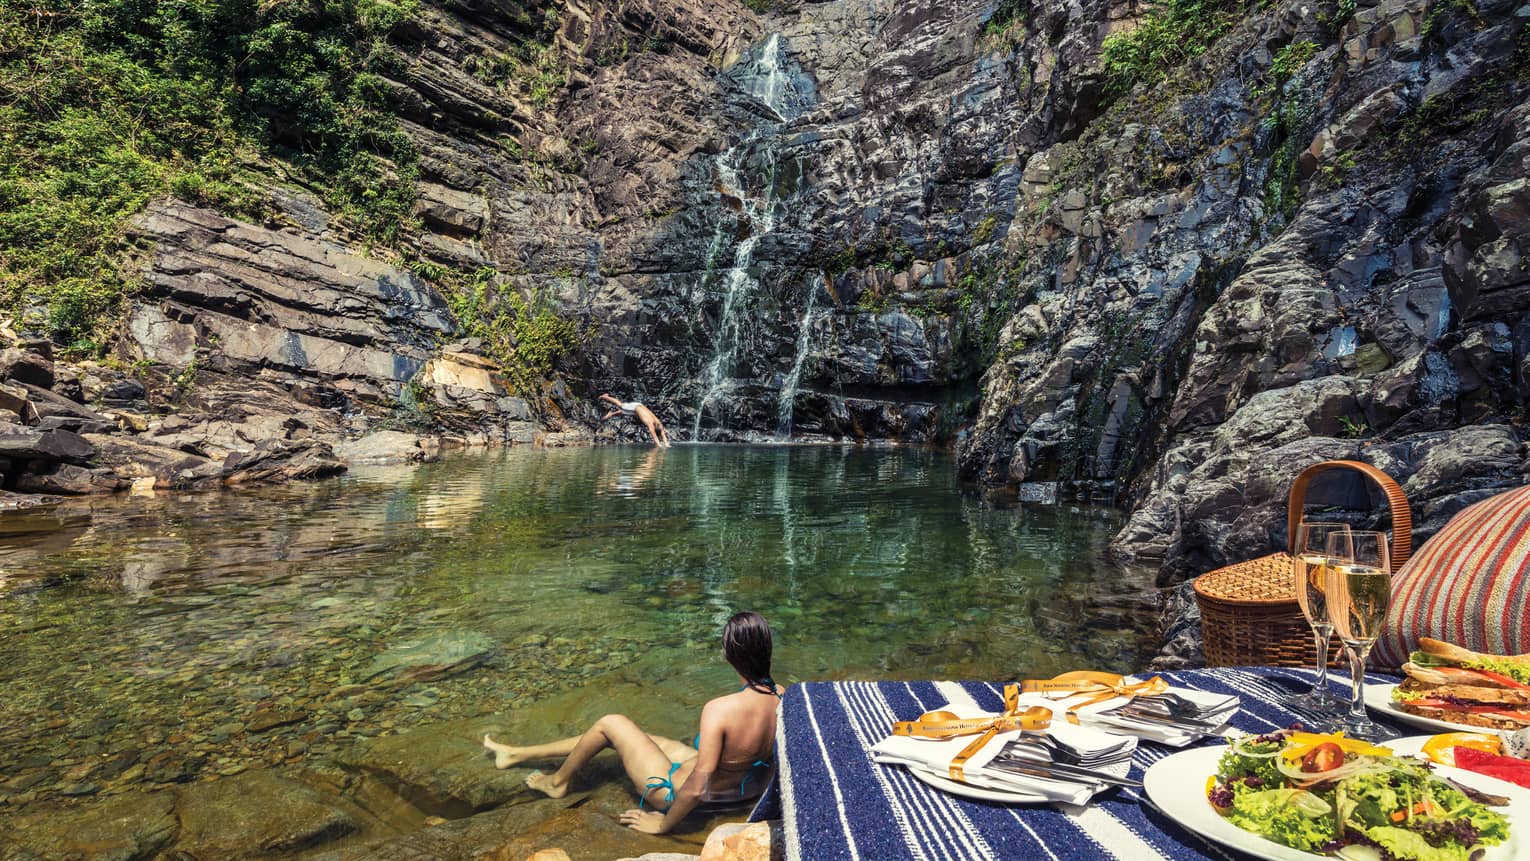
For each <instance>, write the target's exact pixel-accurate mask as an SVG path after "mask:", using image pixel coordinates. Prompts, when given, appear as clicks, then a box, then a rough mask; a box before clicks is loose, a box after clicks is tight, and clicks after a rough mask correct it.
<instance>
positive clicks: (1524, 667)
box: [1462, 658, 1530, 685]
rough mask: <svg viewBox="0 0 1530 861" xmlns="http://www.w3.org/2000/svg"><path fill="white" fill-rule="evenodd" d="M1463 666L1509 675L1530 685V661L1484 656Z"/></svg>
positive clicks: (1521, 682)
mask: <svg viewBox="0 0 1530 861" xmlns="http://www.w3.org/2000/svg"><path fill="white" fill-rule="evenodd" d="M1462 666H1464V667H1466V668H1467V669H1472V670H1487V671H1488V672H1490V673H1497V674H1499V675H1500V676H1508V677H1509V678H1511V679H1513V680H1514V681H1516V682H1519V683H1520V684H1523V685H1530V661H1515V660H1511V659H1509V658H1484V659H1483V660H1480V661H1468V662H1466V663H1464V664H1462Z"/></svg>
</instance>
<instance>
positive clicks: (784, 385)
mask: <svg viewBox="0 0 1530 861" xmlns="http://www.w3.org/2000/svg"><path fill="white" fill-rule="evenodd" d="M817 300H818V286H817V284H814V285H813V286H812V287H810V288H809V289H808V297H807V308H806V309H805V310H804V311H803V312H802V323H801V324H800V325H799V326H798V328H797V355H796V357H795V358H793V359H792V369H791V370H790V371H789V372H787V374H786V379H784V380H782V381H781V397H780V399H779V400H777V401H776V436H777V437H779V438H781V439H789V438H790V437H791V435H792V414H793V412H794V411H795V410H794V405H795V403H796V400H797V384H798V383H800V382H801V381H802V366H803V364H804V363H805V362H806V361H807V357H808V352H809V351H810V350H811V349H812V347H813V325H814V324H815V323H816V322H817V318H816V317H815V316H814V310H815V309H816V307H817V305H818V301H817Z"/></svg>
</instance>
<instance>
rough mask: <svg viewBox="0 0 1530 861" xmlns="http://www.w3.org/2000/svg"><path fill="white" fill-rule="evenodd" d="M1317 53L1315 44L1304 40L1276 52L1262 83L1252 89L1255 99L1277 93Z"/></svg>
mask: <svg viewBox="0 0 1530 861" xmlns="http://www.w3.org/2000/svg"><path fill="white" fill-rule="evenodd" d="M1317 51H1318V46H1317V43H1316V42H1311V41H1308V40H1306V39H1302V40H1300V41H1297V42H1292V43H1290V44H1288V45H1286V46H1285V47H1284V48H1281V49H1280V50H1279V51H1277V52H1276V53H1275V58H1274V60H1272V61H1271V62H1270V68H1269V69H1267V70H1266V71H1265V73H1264V83H1263V84H1260V85H1258V86H1256V87H1254V96H1255V98H1264V97H1267V96H1270V95H1273V94H1275V93H1279V92H1280V91H1281V89H1283V88H1284V87H1285V85H1286V84H1287V83H1288V82H1289V81H1290V80H1291V79H1292V78H1293V77H1295V76H1296V73H1297V72H1299V71H1301V69H1302V67H1303V66H1305V65H1307V63H1308V61H1310V60H1311V59H1312V58H1313V57H1315V56H1317Z"/></svg>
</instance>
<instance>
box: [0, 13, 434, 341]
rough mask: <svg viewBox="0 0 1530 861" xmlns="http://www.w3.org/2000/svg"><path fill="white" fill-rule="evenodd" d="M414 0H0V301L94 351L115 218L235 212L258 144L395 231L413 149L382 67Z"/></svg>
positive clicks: (114, 262) (405, 215)
mask: <svg viewBox="0 0 1530 861" xmlns="http://www.w3.org/2000/svg"><path fill="white" fill-rule="evenodd" d="M416 2H417V0H397V2H389V0H308V2H301V3H272V2H260V0H181V2H175V3H166V2H152V0H99V2H91V3H81V2H75V0H31V2H29V3H27V4H26V5H25V7H21V6H20V5H18V4H0V306H3V307H4V308H5V309H6V310H7V311H9V312H11V313H21V314H23V315H24V317H25V319H27V321H28V323H27V325H32V324H35V323H38V322H41V323H42V324H44V325H46V327H47V328H48V329H49V330H50V333H51V334H52V335H53V336H54V337H56V338H59V339H61V340H63V341H64V342H66V343H72V344H74V345H75V346H77V347H78V348H81V349H92V348H93V346H94V340H93V339H97V338H99V337H100V336H101V335H102V332H103V329H104V328H106V327H108V326H109V325H110V324H111V321H112V319H113V318H114V316H115V311H116V310H117V309H118V308H119V307H120V305H121V301H122V297H123V295H124V294H125V292H126V291H127V290H128V289H129V278H128V276H127V275H126V274H125V273H124V271H123V270H122V268H121V266H120V263H119V259H120V240H121V238H122V234H123V230H124V227H125V223H126V221H127V219H128V218H130V217H131V216H132V215H133V214H135V213H136V212H138V211H139V210H141V209H142V208H143V206H144V204H145V203H146V202H147V201H148V200H150V199H152V198H153V197H156V196H159V195H163V194H166V193H173V194H177V195H180V196H184V197H187V198H189V199H191V200H193V201H195V202H198V203H202V204H205V205H209V206H214V207H217V208H219V209H221V210H223V211H226V212H232V213H236V214H247V213H248V212H249V211H250V210H252V209H253V208H255V207H257V206H258V203H257V201H256V200H255V199H254V196H253V195H252V194H251V193H250V192H249V191H248V189H247V187H246V185H245V183H244V182H243V174H244V173H245V170H246V168H245V167H244V165H246V164H248V163H250V162H252V161H254V160H255V159H256V158H258V157H259V155H261V154H270V155H275V156H277V157H280V158H282V159H284V160H286V161H288V162H290V163H291V164H292V165H293V166H294V167H295V168H296V169H297V171H298V172H299V173H300V174H301V175H304V176H306V177H308V178H309V179H310V180H311V181H313V183H314V185H315V186H317V187H319V188H322V189H324V193H325V197H326V199H327V202H328V203H329V204H330V205H331V206H332V207H334V208H335V209H336V210H337V211H339V212H340V213H341V214H342V215H344V216H345V217H346V218H347V220H348V221H349V222H350V223H352V224H353V225H354V226H355V227H356V228H357V229H358V231H359V232H360V233H361V234H362V235H363V236H364V237H366V238H367V239H368V240H369V241H372V242H378V243H385V244H386V243H393V242H395V241H396V240H397V239H398V238H399V236H400V233H401V232H402V231H403V230H404V229H405V228H406V227H407V226H408V224H409V222H410V219H411V217H412V215H411V208H412V202H413V190H412V189H413V178H414V175H415V169H414V162H415V154H414V150H413V147H412V146H411V145H410V143H409V141H408V139H407V138H406V137H405V135H404V134H403V132H402V131H401V130H400V129H399V126H398V123H397V121H396V120H395V119H394V117H393V115H392V114H391V112H390V111H389V104H388V95H387V93H388V89H387V86H386V85H385V82H384V81H383V79H382V76H383V75H384V74H388V73H390V72H392V73H396V72H397V71H398V70H399V69H400V68H401V64H402V61H401V60H400V58H399V57H398V55H397V54H396V53H395V51H394V50H393V49H392V47H391V45H390V42H389V36H390V34H391V33H392V32H393V30H394V29H395V28H397V27H398V25H399V24H401V23H402V22H403V21H404V20H406V19H407V18H408V16H409V15H411V14H412V13H413V12H414V9H415V6H416ZM39 306H41V307H45V308H46V310H45V312H43V313H42V315H41V316H42V318H43V319H42V320H41V321H39V320H38V319H37V317H38V315H37V314H36V313H34V312H32V311H31V310H30V309H33V308H36V307H39Z"/></svg>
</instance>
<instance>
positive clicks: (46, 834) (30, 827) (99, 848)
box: [0, 792, 179, 861]
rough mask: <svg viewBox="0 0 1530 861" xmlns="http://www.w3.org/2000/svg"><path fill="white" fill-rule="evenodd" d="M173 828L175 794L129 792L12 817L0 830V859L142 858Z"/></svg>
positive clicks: (122, 860) (164, 840)
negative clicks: (79, 805) (75, 806)
mask: <svg viewBox="0 0 1530 861" xmlns="http://www.w3.org/2000/svg"><path fill="white" fill-rule="evenodd" d="M178 829H179V824H178V822H177V820H176V816H175V794H174V793H171V792H152V793H142V792H140V793H132V794H129V795H124V796H120V797H118V798H112V799H108V800H106V801H103V802H100V803H98V804H96V805H94V806H91V807H88V808H85V809H83V810H63V811H61V810H47V811H39V812H35V813H24V814H21V815H19V816H16V817H15V818H14V819H11V820H10V822H9V823H8V827H6V828H5V829H4V831H3V833H0V858H3V859H5V861H12V859H16V861H73V859H78V858H90V859H92V861H142V859H148V858H153V857H155V854H156V853H157V852H159V850H161V849H163V848H165V847H166V846H168V845H169V844H170V843H171V842H172V841H173V840H174V839H175V837H176V833H177V831H178Z"/></svg>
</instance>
